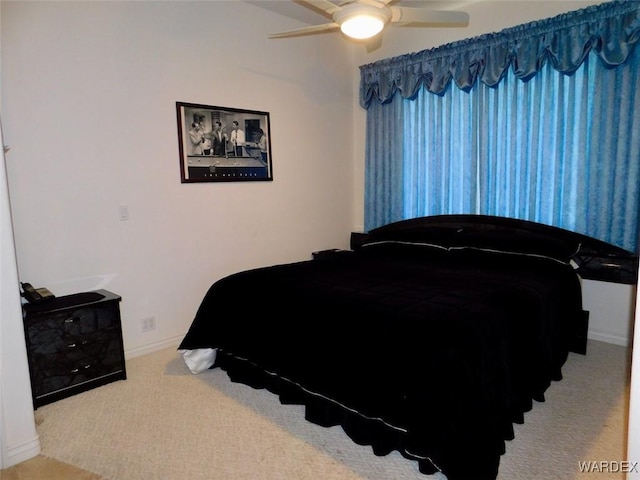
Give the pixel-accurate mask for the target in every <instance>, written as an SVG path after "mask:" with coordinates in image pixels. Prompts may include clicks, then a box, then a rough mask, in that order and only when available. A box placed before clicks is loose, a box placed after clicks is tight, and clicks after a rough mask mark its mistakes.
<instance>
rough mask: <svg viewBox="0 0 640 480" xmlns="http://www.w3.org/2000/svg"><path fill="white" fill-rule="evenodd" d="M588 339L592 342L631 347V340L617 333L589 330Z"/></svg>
mask: <svg viewBox="0 0 640 480" xmlns="http://www.w3.org/2000/svg"><path fill="white" fill-rule="evenodd" d="M587 338H588V339H591V340H598V341H600V342H605V343H612V344H613V345H621V346H623V347H629V346H631V340H630V339H629V338H627V337H625V336H623V335H619V334H615V333H607V332H601V331H598V330H589V332H588V333H587Z"/></svg>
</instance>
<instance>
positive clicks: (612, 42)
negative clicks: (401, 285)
mask: <svg viewBox="0 0 640 480" xmlns="http://www.w3.org/2000/svg"><path fill="white" fill-rule="evenodd" d="M639 39H640V2H609V3H606V4H602V5H600V6H596V7H589V8H587V9H583V10H579V11H576V12H571V13H569V14H565V15H560V16H558V17H555V18H553V19H549V20H546V21H540V22H533V23H531V24H526V25H521V26H518V27H514V28H512V29H507V30H504V31H502V32H499V33H497V34H490V35H484V36H482V37H477V38H474V39H469V40H464V41H462V42H456V43H455V44H450V45H445V46H443V47H439V48H437V49H433V50H427V51H424V52H419V53H418V54H410V55H407V56H402V57H397V58H394V59H387V60H383V61H381V62H378V63H376V64H371V65H367V66H363V67H361V75H362V80H361V103H362V105H363V106H364V107H366V108H368V111H367V151H366V154H367V167H366V179H365V191H366V197H365V226H366V228H367V229H371V228H374V227H376V226H379V225H382V224H384V223H389V222H391V221H396V220H400V219H403V218H413V217H417V216H422V215H433V214H443V213H483V214H489V215H501V216H508V217H513V218H522V219H527V220H533V221H538V222H542V223H547V224H550V225H556V226H560V227H563V228H567V229H570V230H574V231H578V232H581V233H585V234H587V235H591V236H594V237H596V238H600V239H602V240H605V241H608V242H611V243H614V244H617V245H619V246H622V247H624V248H628V249H630V250H634V251H635V250H637V244H638V211H639V208H640V205H639V198H640V172H639V171H638V169H639V164H640V145H639V143H640V139H639V138H640V134H638V133H635V132H640V104H639V102H640V99H639V97H640V95H638V94H636V90H637V89H638V72H639V71H640V53H639V52H638V49H635V48H634V47H635V45H636V44H637V43H638V41H639Z"/></svg>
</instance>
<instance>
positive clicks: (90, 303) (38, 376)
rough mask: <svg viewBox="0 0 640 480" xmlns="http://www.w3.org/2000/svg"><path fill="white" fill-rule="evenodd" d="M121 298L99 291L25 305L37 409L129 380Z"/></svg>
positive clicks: (33, 392) (32, 380) (32, 383)
mask: <svg viewBox="0 0 640 480" xmlns="http://www.w3.org/2000/svg"><path fill="white" fill-rule="evenodd" d="M120 300H121V297H120V296H119V295H116V294H114V293H111V292H109V291H107V290H95V291H91V292H82V293H76V294H73V295H65V296H62V297H56V298H53V299H50V300H45V301H43V302H39V303H30V304H25V305H23V312H24V330H25V337H26V342H27V357H28V360H29V373H30V375H31V390H32V395H33V405H34V408H38V407H39V406H42V405H46V404H48V403H51V402H55V401H56V400H60V399H62V398H66V397H69V396H71V395H75V394H77V393H80V392H84V391H86V390H90V389H92V388H95V387H98V386H101V385H104V384H106V383H110V382H114V381H116V380H125V379H126V378H127V374H126V369H125V360H124V347H123V343H122V326H121V321H120V306H119V302H120Z"/></svg>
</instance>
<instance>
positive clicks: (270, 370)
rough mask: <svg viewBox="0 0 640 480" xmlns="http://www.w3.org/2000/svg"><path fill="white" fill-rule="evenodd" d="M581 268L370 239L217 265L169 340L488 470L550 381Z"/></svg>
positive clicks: (454, 463)
mask: <svg viewBox="0 0 640 480" xmlns="http://www.w3.org/2000/svg"><path fill="white" fill-rule="evenodd" d="M582 315H583V311H582V304H581V293H580V284H579V279H578V277H577V276H576V274H575V272H574V271H573V269H572V268H571V266H569V265H568V264H566V263H563V262H558V261H555V260H552V259H550V258H547V257H544V256H538V255H513V254H504V253H499V252H492V251H487V250H481V249H459V250H457V249H454V250H451V249H440V248H437V247H433V246H425V245H413V244H407V243H404V242H379V243H372V244H369V245H366V246H365V247H363V248H361V249H359V250H358V251H356V252H342V253H340V254H337V255H334V256H329V257H326V258H322V259H317V260H310V261H304V262H299V263H293V264H287V265H278V266H273V267H266V268H259V269H255V270H250V271H245V272H241V273H237V274H234V275H231V276H228V277H226V278H224V279H221V280H219V281H217V282H216V283H214V284H213V285H212V286H211V288H210V290H209V292H208V293H207V294H206V296H205V298H204V299H203V301H202V304H201V306H200V308H199V310H198V312H197V314H196V317H195V319H194V321H193V324H192V326H191V328H190V330H189V332H188V333H187V335H186V336H185V338H184V340H183V341H182V343H181V345H180V347H179V348H180V349H191V350H193V349H198V348H217V349H218V357H217V360H216V365H215V366H218V367H221V368H224V369H225V370H227V372H228V373H229V375H230V377H231V378H232V379H233V380H235V381H242V382H244V383H247V384H250V385H252V386H254V387H257V388H268V389H269V390H270V391H272V392H274V393H276V394H278V395H280V399H281V401H282V402H283V403H301V404H304V405H306V417H307V419H309V420H311V421H313V422H315V423H318V424H320V425H325V426H329V425H336V424H340V425H342V428H343V429H344V430H345V432H346V433H347V434H348V435H349V436H350V437H351V438H352V439H353V440H354V441H356V442H358V443H360V444H367V445H371V446H372V447H373V450H374V452H375V453H376V454H377V455H385V454H388V453H389V452H391V451H393V450H398V451H399V452H400V453H402V454H403V455H404V456H405V457H407V458H409V459H413V460H416V461H417V462H418V466H419V468H420V471H421V472H423V473H433V472H435V471H436V470H441V471H442V472H443V473H444V474H445V475H447V477H448V478H449V479H476V480H477V479H493V478H495V477H496V476H497V471H498V466H499V460H500V456H501V455H502V454H503V453H504V448H505V445H504V442H505V440H508V439H512V438H513V422H522V421H523V413H524V412H526V411H527V410H529V409H531V408H532V400H537V401H544V392H545V390H546V389H547V387H548V386H549V385H550V383H551V381H553V380H559V379H561V367H562V365H563V364H564V362H565V360H566V358H567V355H568V352H569V349H570V345H571V341H572V335H573V332H574V330H575V325H576V324H577V323H579V322H580V321H581V318H582Z"/></svg>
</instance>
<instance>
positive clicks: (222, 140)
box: [176, 102, 273, 183]
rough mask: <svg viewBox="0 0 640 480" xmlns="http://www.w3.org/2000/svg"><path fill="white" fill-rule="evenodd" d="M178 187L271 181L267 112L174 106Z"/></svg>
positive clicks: (177, 104)
mask: <svg viewBox="0 0 640 480" xmlns="http://www.w3.org/2000/svg"><path fill="white" fill-rule="evenodd" d="M176 113H177V116H178V146H179V150H180V177H181V181H182V183H199V182H248V181H259V180H267V181H269V180H273V160H272V158H271V142H270V136H271V129H270V121H269V113H268V112H259V111H255V110H242V109H239V108H231V107H215V106H211V105H199V104H195V103H184V102H176Z"/></svg>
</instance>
